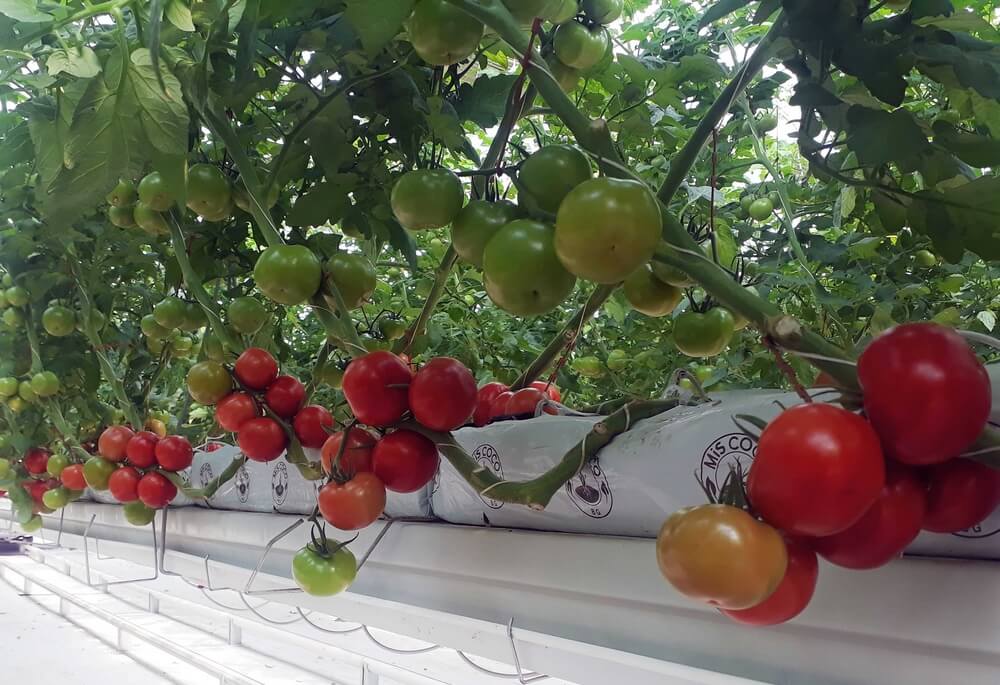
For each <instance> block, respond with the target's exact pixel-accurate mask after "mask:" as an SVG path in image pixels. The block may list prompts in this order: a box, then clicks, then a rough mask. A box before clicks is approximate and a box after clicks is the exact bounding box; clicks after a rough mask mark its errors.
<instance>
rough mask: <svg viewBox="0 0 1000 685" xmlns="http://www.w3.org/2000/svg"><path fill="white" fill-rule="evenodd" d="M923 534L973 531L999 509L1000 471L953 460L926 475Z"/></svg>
mask: <svg viewBox="0 0 1000 685" xmlns="http://www.w3.org/2000/svg"><path fill="white" fill-rule="evenodd" d="M927 480H928V483H929V488H928V490H927V513H926V514H924V523H923V528H924V530H930V531H934V532H935V533H957V532H959V531H961V530H966V529H968V528H972V527H973V526H975V525H976V524H977V523H980V522H981V521H982V520H983V519H985V518H986V517H987V516H989V515H990V514H992V513H993V510H994V509H996V508H997V506H998V505H1000V471H997V470H995V469H991V468H990V467H989V466H986V465H984V464H980V463H979V462H976V461H972V460H971V459H954V460H952V461H948V462H945V463H944V464H938V465H937V466H934V467H932V468H931V469H929V470H928V471H927Z"/></svg>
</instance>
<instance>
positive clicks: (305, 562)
mask: <svg viewBox="0 0 1000 685" xmlns="http://www.w3.org/2000/svg"><path fill="white" fill-rule="evenodd" d="M425 1H426V0H425ZM330 542H331V543H333V544H334V545H336V544H337V543H336V542H334V541H333V540H331V541H330ZM357 574H358V562H357V559H355V558H354V554H353V553H351V551H350V550H349V549H347V548H346V547H341V548H340V549H338V550H337V551H336V552H333V553H332V554H331V553H329V552H327V553H325V554H320V553H319V552H317V551H316V549H315V548H314V547H313V546H312V545H306V546H305V547H303V548H302V549H300V550H299V551H298V552H296V554H295V556H294V557H292V577H293V578H295V583H296V584H297V585H298V586H299V587H300V588H302V591H303V592H305V593H306V594H309V595H315V596H317V597H329V596H330V595H335V594H337V593H338V592H343V591H344V590H346V589H347V588H349V587H350V586H351V583H353V582H354V578H355V576H357Z"/></svg>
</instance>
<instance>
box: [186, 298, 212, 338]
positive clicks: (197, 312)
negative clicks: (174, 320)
mask: <svg viewBox="0 0 1000 685" xmlns="http://www.w3.org/2000/svg"><path fill="white" fill-rule="evenodd" d="M207 325H208V316H207V315H206V314H205V310H204V309H202V308H201V305H200V304H198V303H197V302H185V303H184V322H183V323H182V324H181V326H180V328H181V330H182V331H188V332H189V333H193V332H194V331H200V330H201V329H202V328H204V327H205V326H207Z"/></svg>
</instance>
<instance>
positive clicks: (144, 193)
mask: <svg viewBox="0 0 1000 685" xmlns="http://www.w3.org/2000/svg"><path fill="white" fill-rule="evenodd" d="M138 194H139V202H140V203H141V205H142V206H145V207H147V208H149V209H151V210H153V211H155V212H165V211H167V210H168V209H170V206H171V205H173V204H174V202H175V201H176V199H177V198H175V197H174V195H173V193H171V192H170V190H169V189H168V188H167V182H166V180H165V179H164V178H163V177H162V176H161V175H160V172H159V171H154V172H152V173H149V174H146V175H145V176H144V177H143V179H142V180H141V181H139V193H138ZM137 206H139V205H137ZM136 221H137V222H138V216H137V217H136ZM139 225H140V226H142V223H139Z"/></svg>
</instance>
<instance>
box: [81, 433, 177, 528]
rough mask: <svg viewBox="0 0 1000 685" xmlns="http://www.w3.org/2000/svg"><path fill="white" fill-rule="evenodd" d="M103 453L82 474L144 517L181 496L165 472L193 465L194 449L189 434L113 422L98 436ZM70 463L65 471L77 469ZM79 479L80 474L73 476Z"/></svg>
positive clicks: (93, 484)
mask: <svg viewBox="0 0 1000 685" xmlns="http://www.w3.org/2000/svg"><path fill="white" fill-rule="evenodd" d="M97 453H98V455H99V456H94V457H91V458H90V459H89V460H88V461H87V463H85V464H83V465H82V467H81V468H82V474H83V477H84V479H85V480H86V483H87V485H89V486H90V487H91V488H93V489H94V490H108V491H109V492H110V493H111V496H112V497H114V498H115V499H116V500H118V501H119V502H121V503H123V504H125V505H126V506H127V507H128V505H130V504H131V508H129V509H128V510H127V511H126V515H128V516H129V517H130V520H131V518H132V516H135V517H137V518H139V519H140V520H142V519H143V518H144V517H143V516H140V514H145V517H148V518H149V520H152V515H151V514H150V513H148V512H145V511H144V510H143V509H141V508H140V507H139V504H137V503H141V504H142V505H143V506H144V507H145V508H146V509H147V510H149V511H153V510H156V509H162V508H163V507H165V506H167V505H168V504H170V502H172V501H173V499H174V498H175V497H176V496H177V486H176V485H174V484H173V482H171V480H170V479H169V478H167V477H166V475H164V472H170V473H176V472H177V471H183V470H184V469H186V468H188V467H189V466H191V461H192V460H193V458H194V449H193V448H192V447H191V443H190V442H189V441H188V439H187V438H185V437H183V436H180V435H167V436H164V437H162V438H161V437H160V436H159V435H157V434H156V433H153V432H152V431H147V430H143V431H139V432H135V431H133V430H132V429H131V428H129V427H128V426H110V427H108V428H105V429H104V432H103V433H101V436H100V438H98V440H97ZM74 468H75V467H74V466H69V467H67V469H66V470H64V471H63V481H64V482H65V480H66V471H68V470H70V469H74ZM70 477H71V478H72V479H75V478H76V477H77V476H76V474H75V473H74V474H72V475H71V476H70Z"/></svg>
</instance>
